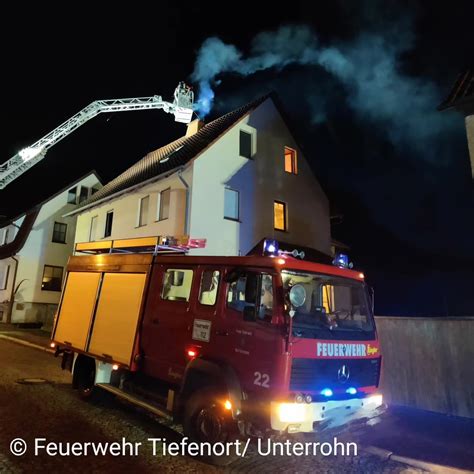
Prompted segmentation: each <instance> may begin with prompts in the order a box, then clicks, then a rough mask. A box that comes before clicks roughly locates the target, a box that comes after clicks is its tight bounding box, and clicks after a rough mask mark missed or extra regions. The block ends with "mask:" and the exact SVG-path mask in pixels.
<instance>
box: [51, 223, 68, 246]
mask: <svg viewBox="0 0 474 474" xmlns="http://www.w3.org/2000/svg"><path fill="white" fill-rule="evenodd" d="M56 225H58V226H64V240H59V239H58V238H57V234H58V233H59V234H63V232H58V231H57V230H56ZM66 240H67V224H66V223H64V222H58V221H54V224H53V236H52V238H51V242H54V243H55V244H66V243H67V242H66Z"/></svg>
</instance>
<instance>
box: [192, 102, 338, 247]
mask: <svg viewBox="0 0 474 474" xmlns="http://www.w3.org/2000/svg"><path fill="white" fill-rule="evenodd" d="M240 130H244V131H248V132H251V133H253V134H254V135H255V138H256V143H255V146H254V148H255V154H254V156H253V159H251V160H249V159H246V158H243V157H240V156H239V136H240ZM285 146H289V147H291V148H293V149H296V150H297V156H298V174H296V175H293V174H289V173H286V172H285V169H284V147H285ZM226 186H228V187H230V188H231V189H234V190H237V191H239V192H240V222H234V221H230V220H226V219H224V217H223V216H224V188H225V187H226ZM275 200H278V201H283V202H286V203H287V211H288V230H287V232H281V231H276V230H274V225H273V217H274V216H273V204H274V201H275ZM190 235H191V236H192V237H194V238H201V237H202V238H207V247H206V249H202V250H195V251H193V254H209V255H211V254H213V255H237V254H239V252H240V253H241V254H242V255H245V254H246V253H247V252H248V251H249V250H251V249H252V248H253V247H254V246H255V244H256V243H257V242H258V241H259V240H260V239H262V238H264V237H274V238H276V239H278V240H281V241H287V242H291V243H295V244H300V245H304V246H308V247H313V248H316V249H317V250H320V251H322V252H326V253H328V254H329V253H330V245H331V242H330V223H329V203H328V200H327V198H326V196H325V194H324V193H323V191H322V189H321V187H320V185H319V184H318V182H317V181H316V179H315V177H314V174H313V172H312V171H311V169H310V167H309V165H308V163H307V162H306V159H305V158H304V155H303V153H302V151H301V150H300V149H299V148H298V147H297V145H296V143H295V141H294V139H293V137H292V136H291V134H290V132H289V130H288V129H287V127H286V125H285V123H284V121H283V119H282V118H281V116H280V114H279V113H278V111H277V109H276V107H275V106H274V104H273V102H272V100H271V99H268V100H266V101H265V102H264V103H263V104H262V105H260V106H259V107H258V108H257V109H256V110H255V111H254V112H252V113H251V114H250V115H249V116H247V117H245V118H243V119H242V120H241V121H239V123H237V124H236V125H234V126H233V127H232V128H231V129H230V130H229V131H228V132H227V133H226V134H225V135H224V136H223V137H222V138H221V139H220V140H218V141H217V142H216V143H214V144H213V145H212V146H211V147H210V148H209V149H208V150H206V151H205V152H204V153H203V154H202V155H201V156H200V157H199V158H198V159H197V160H195V161H194V173H193V193H192V205H191V232H190Z"/></svg>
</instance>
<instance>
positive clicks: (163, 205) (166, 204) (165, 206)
mask: <svg viewBox="0 0 474 474" xmlns="http://www.w3.org/2000/svg"><path fill="white" fill-rule="evenodd" d="M158 196H159V206H158V208H159V210H160V212H159V214H158V220H159V221H162V220H165V219H168V217H169V216H170V197H171V189H170V188H168V189H165V190H164V191H161V193H160V194H159V195H158Z"/></svg>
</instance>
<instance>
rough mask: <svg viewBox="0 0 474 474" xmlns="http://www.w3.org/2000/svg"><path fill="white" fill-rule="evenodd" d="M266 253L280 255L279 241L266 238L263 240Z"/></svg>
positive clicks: (264, 252)
mask: <svg viewBox="0 0 474 474" xmlns="http://www.w3.org/2000/svg"><path fill="white" fill-rule="evenodd" d="M263 254H264V255H278V241H277V240H273V239H265V240H264V241H263Z"/></svg>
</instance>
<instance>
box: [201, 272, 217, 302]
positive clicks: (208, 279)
mask: <svg viewBox="0 0 474 474" xmlns="http://www.w3.org/2000/svg"><path fill="white" fill-rule="evenodd" d="M219 273H220V272H219V271H218V270H204V271H203V272H202V277H201V287H200V288H199V303H201V304H204V305H207V306H214V305H215V304H216V299H217V290H218V288H219Z"/></svg>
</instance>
